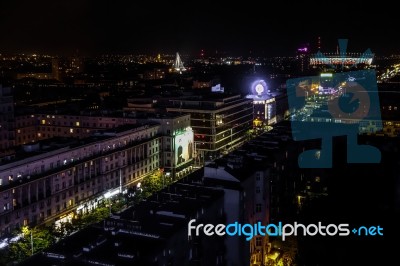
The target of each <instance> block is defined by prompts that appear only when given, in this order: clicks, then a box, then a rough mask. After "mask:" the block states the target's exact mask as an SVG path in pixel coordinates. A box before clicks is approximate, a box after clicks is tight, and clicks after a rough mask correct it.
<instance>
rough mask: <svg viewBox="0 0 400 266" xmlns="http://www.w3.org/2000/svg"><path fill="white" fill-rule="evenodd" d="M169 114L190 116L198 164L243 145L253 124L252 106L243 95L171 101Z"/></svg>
mask: <svg viewBox="0 0 400 266" xmlns="http://www.w3.org/2000/svg"><path fill="white" fill-rule="evenodd" d="M167 111H168V112H179V113H188V114H190V120H191V126H192V128H193V132H194V146H195V147H194V148H195V149H194V150H195V152H196V153H195V160H196V164H202V163H204V161H207V160H210V159H215V158H217V157H218V156H219V155H220V154H221V153H223V152H227V151H229V150H232V149H233V148H235V147H237V146H239V145H241V144H243V143H244V141H245V140H246V139H247V137H248V131H249V130H250V129H251V128H252V123H253V103H252V101H251V100H248V99H244V98H242V97H241V96H240V95H233V96H227V95H225V94H215V95H213V96H209V97H204V98H203V97H191V98H187V99H176V100H171V106H170V107H167Z"/></svg>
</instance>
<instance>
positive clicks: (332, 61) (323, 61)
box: [310, 53, 374, 66]
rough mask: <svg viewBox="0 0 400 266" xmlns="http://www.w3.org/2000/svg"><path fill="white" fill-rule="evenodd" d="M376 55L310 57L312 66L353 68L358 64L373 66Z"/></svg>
mask: <svg viewBox="0 0 400 266" xmlns="http://www.w3.org/2000/svg"><path fill="white" fill-rule="evenodd" d="M373 58H374V54H372V53H363V54H361V53H346V54H343V55H342V54H339V53H333V54H325V53H324V54H323V55H322V54H312V55H311V56H310V65H311V66H322V65H333V66H335V65H340V66H342V65H344V66H353V65H357V64H363V65H371V64H372V59H373Z"/></svg>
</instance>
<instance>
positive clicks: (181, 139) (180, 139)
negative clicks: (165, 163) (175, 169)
mask: <svg viewBox="0 0 400 266" xmlns="http://www.w3.org/2000/svg"><path fill="white" fill-rule="evenodd" d="M193 136H194V135H193V130H192V128H190V127H187V128H186V129H185V130H184V131H183V132H182V131H181V132H177V133H176V135H175V164H176V166H179V165H181V164H184V163H186V162H189V161H191V160H192V159H193V151H194V142H193Z"/></svg>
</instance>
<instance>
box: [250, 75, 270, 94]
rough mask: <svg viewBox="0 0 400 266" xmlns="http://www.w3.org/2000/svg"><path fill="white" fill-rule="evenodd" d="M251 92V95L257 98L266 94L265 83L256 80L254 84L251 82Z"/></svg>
mask: <svg viewBox="0 0 400 266" xmlns="http://www.w3.org/2000/svg"><path fill="white" fill-rule="evenodd" d="M251 92H252V93H253V95H257V96H261V95H265V94H267V93H268V86H267V83H265V81H264V80H262V79H260V80H256V81H255V82H253V84H251Z"/></svg>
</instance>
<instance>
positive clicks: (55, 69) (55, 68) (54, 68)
mask: <svg viewBox="0 0 400 266" xmlns="http://www.w3.org/2000/svg"><path fill="white" fill-rule="evenodd" d="M51 72H52V74H53V79H56V80H60V65H59V62H58V58H53V59H51Z"/></svg>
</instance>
